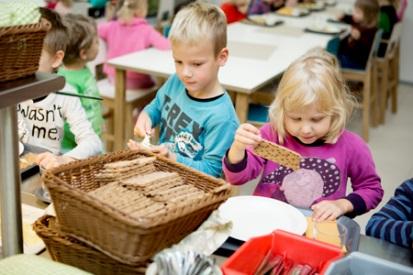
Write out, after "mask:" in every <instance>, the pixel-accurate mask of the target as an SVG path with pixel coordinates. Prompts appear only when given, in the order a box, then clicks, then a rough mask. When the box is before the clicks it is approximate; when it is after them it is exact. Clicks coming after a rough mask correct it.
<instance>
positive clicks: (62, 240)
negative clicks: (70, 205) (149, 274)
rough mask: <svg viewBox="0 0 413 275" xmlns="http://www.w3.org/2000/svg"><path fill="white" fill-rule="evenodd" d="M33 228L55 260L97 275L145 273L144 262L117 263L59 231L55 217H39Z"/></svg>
mask: <svg viewBox="0 0 413 275" xmlns="http://www.w3.org/2000/svg"><path fill="white" fill-rule="evenodd" d="M33 229H34V231H36V233H37V235H39V237H40V238H42V240H43V242H44V243H45V244H46V247H47V250H48V251H49V253H50V256H51V257H52V259H53V260H55V261H58V262H61V263H64V264H67V265H71V266H75V267H78V268H80V269H83V270H86V271H88V272H91V273H93V274H98V275H113V274H125V275H126V274H145V270H146V265H147V264H146V263H140V264H137V265H127V264H123V263H119V262H118V261H116V260H114V259H112V258H110V257H108V256H107V255H105V254H103V253H102V252H100V251H98V250H96V249H94V248H92V247H90V246H88V245H86V244H84V243H82V242H80V241H78V240H76V239H75V238H72V237H70V236H67V235H65V234H63V233H61V232H59V231H58V229H57V224H56V218H55V217H52V216H43V217H41V218H39V219H38V220H37V221H36V222H35V223H34V224H33Z"/></svg>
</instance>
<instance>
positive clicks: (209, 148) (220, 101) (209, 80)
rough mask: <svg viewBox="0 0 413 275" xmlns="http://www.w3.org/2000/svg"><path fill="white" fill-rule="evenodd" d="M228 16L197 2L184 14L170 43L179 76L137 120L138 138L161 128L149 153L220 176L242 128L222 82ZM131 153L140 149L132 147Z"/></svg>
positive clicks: (179, 16)
mask: <svg viewBox="0 0 413 275" xmlns="http://www.w3.org/2000/svg"><path fill="white" fill-rule="evenodd" d="M226 30H227V28H226V17H225V14H224V13H223V12H222V11H221V10H220V9H219V7H216V6H214V5H211V4H207V3H201V2H195V3H191V4H189V5H188V6H186V7H185V8H183V9H182V10H180V11H179V12H178V14H177V16H176V17H175V19H174V21H173V23H172V28H171V32H170V35H169V38H170V40H171V45H172V54H173V58H174V60H175V69H176V74H174V75H172V76H171V77H170V78H169V79H168V81H167V82H166V83H165V84H164V85H163V86H162V87H161V88H160V89H159V91H158V92H157V95H156V98H155V99H154V100H153V101H152V102H151V103H150V104H149V105H148V106H146V107H145V109H144V110H143V111H142V112H141V113H140V114H139V117H138V121H137V122H136V125H135V134H136V135H138V136H141V137H145V136H146V135H148V134H151V133H152V132H153V129H152V127H154V126H156V125H160V145H158V146H152V147H150V149H151V150H152V151H153V152H154V153H157V154H160V155H163V156H166V157H168V158H170V159H172V160H176V161H177V162H180V163H182V164H185V165H187V166H190V167H192V168H194V169H197V170H199V171H201V172H204V173H206V174H209V175H212V176H215V177H219V176H221V174H222V158H223V156H224V155H225V152H226V151H227V149H228V148H229V147H230V145H231V143H232V141H233V139H234V134H235V130H236V129H237V127H238V124H239V122H238V118H237V116H236V113H235V110H234V107H233V105H232V102H231V99H230V97H229V95H228V93H227V92H226V91H225V89H224V88H223V87H222V86H221V85H220V83H219V81H218V71H219V68H220V67H221V66H224V65H225V63H226V61H227V58H228V49H227V47H226V42H227V32H226ZM128 146H129V148H131V149H140V145H139V144H138V143H136V142H134V141H132V140H131V141H129V143H128Z"/></svg>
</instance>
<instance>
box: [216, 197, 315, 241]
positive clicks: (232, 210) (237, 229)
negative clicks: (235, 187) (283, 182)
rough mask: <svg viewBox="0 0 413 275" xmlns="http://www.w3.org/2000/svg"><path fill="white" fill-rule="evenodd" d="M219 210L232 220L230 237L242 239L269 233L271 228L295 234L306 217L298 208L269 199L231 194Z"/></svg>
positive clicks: (302, 225)
mask: <svg viewBox="0 0 413 275" xmlns="http://www.w3.org/2000/svg"><path fill="white" fill-rule="evenodd" d="M219 210H220V212H221V215H222V217H224V218H227V219H229V220H231V221H232V222H233V228H232V232H231V237H233V238H236V239H239V240H243V241H247V240H248V239H250V238H252V237H257V236H261V235H265V234H269V233H271V232H272V231H274V230H275V229H282V230H285V231H288V232H291V233H296V234H299V235H302V234H303V233H304V232H305V230H306V229H307V220H306V219H305V217H304V215H303V214H302V213H301V212H300V211H299V210H298V209H296V208H294V207H293V206H291V205H289V204H287V203H284V202H282V201H279V200H275V199H271V198H266V197H260V196H237V197H231V198H229V199H228V200H227V201H226V202H225V203H223V204H222V205H221V206H220V207H219Z"/></svg>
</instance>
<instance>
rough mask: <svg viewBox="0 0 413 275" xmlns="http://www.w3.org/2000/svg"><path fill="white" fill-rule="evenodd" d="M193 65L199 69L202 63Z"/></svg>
mask: <svg viewBox="0 0 413 275" xmlns="http://www.w3.org/2000/svg"><path fill="white" fill-rule="evenodd" d="M193 65H194V66H195V67H199V66H201V65H202V63H194V64H193Z"/></svg>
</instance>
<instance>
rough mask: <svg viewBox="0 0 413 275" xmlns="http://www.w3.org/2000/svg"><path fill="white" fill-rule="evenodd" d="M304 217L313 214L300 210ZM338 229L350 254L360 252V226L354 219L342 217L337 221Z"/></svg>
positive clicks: (307, 210)
mask: <svg viewBox="0 0 413 275" xmlns="http://www.w3.org/2000/svg"><path fill="white" fill-rule="evenodd" d="M298 210H300V211H301V213H303V214H304V216H306V217H308V216H311V215H312V214H313V211H311V210H310V209H303V208H298ZM337 227H338V230H339V232H340V235H342V236H343V239H342V243H343V244H344V246H345V247H346V249H347V251H348V252H353V251H358V248H359V243H360V225H359V224H358V223H357V222H355V221H354V220H353V219H350V218H349V217H346V216H341V217H340V218H338V219H337Z"/></svg>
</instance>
